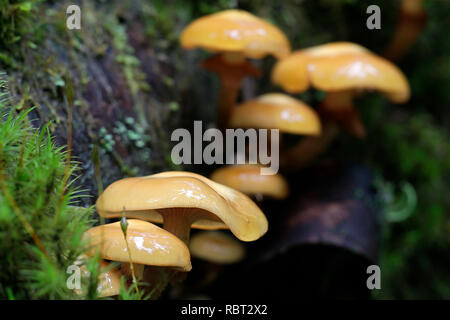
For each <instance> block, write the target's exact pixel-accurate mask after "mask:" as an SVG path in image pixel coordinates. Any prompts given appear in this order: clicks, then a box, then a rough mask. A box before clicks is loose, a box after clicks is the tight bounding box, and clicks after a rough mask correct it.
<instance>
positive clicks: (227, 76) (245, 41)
mask: <svg viewBox="0 0 450 320" xmlns="http://www.w3.org/2000/svg"><path fill="white" fill-rule="evenodd" d="M180 42H181V45H182V47H183V48H185V49H195V48H202V49H205V50H207V51H210V52H217V53H218V54H219V55H218V56H215V57H212V58H210V59H208V60H207V61H205V63H204V66H205V67H206V68H207V69H210V70H213V71H215V72H217V73H218V74H219V77H220V80H221V93H220V100H219V111H218V121H219V128H221V129H224V128H225V127H226V125H227V123H228V119H229V116H230V114H231V112H232V109H233V108H234V105H235V102H236V98H237V95H238V91H239V88H240V86H241V82H242V79H243V78H244V77H245V76H247V75H252V76H256V75H259V70H257V69H256V68H254V67H253V66H252V65H251V64H250V63H248V62H247V61H246V58H252V59H261V58H263V57H265V56H266V55H269V54H270V55H273V56H275V57H276V58H282V57H284V56H286V55H288V54H289V52H290V44H289V41H288V40H287V38H286V36H285V35H284V34H283V32H281V30H279V29H278V28H277V27H275V26H274V25H272V24H270V23H268V22H266V21H264V20H263V19H260V18H258V17H256V16H254V15H252V14H251V13H249V12H246V11H243V10H225V11H222V12H219V13H215V14H211V15H207V16H205V17H201V18H199V19H197V20H195V21H194V22H192V23H191V24H189V25H188V26H187V27H186V28H185V29H184V31H183V33H182V34H181V38H180Z"/></svg>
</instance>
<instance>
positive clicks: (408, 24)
mask: <svg viewBox="0 0 450 320" xmlns="http://www.w3.org/2000/svg"><path fill="white" fill-rule="evenodd" d="M426 22H427V14H426V12H425V10H424V9H423V0H403V1H402V4H401V7H400V12H399V15H398V21H397V26H396V27H395V31H394V35H393V36H392V39H391V40H390V42H389V44H388V45H387V47H386V49H385V50H384V54H383V55H384V56H385V57H386V58H387V59H389V60H392V61H397V60H399V59H400V58H401V57H402V56H403V55H404V54H405V53H406V52H407V51H408V49H409V48H410V47H411V45H412V44H413V43H414V42H416V40H417V39H418V38H419V36H420V34H421V32H422V30H423V29H424V27H425V24H426Z"/></svg>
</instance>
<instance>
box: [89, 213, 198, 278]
mask: <svg viewBox="0 0 450 320" xmlns="http://www.w3.org/2000/svg"><path fill="white" fill-rule="evenodd" d="M85 237H86V239H88V241H89V244H90V245H91V246H93V249H92V250H97V249H99V250H100V255H101V256H102V257H103V258H104V259H108V260H112V261H121V262H130V260H129V256H128V252H127V244H126V242H125V238H124V235H123V232H122V229H121V227H120V222H114V223H109V224H104V225H100V226H97V227H93V228H91V229H89V230H88V231H87V232H86V233H85ZM127 242H128V247H129V248H130V254H131V259H132V260H133V262H134V263H137V264H143V265H149V266H161V267H174V268H177V269H180V270H183V271H190V270H191V260H190V254H189V249H188V248H187V247H186V245H185V244H184V242H182V241H181V240H180V239H178V238H177V237H175V236H174V235H173V234H171V233H170V232H168V231H166V230H164V229H161V228H160V227H158V226H155V225H154V224H152V223H150V222H146V221H142V220H134V219H129V220H128V228H127Z"/></svg>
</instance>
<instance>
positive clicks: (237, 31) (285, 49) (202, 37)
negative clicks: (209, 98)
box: [180, 10, 290, 59]
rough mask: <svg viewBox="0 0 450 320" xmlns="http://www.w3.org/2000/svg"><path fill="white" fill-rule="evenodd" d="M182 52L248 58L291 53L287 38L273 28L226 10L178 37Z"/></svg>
mask: <svg viewBox="0 0 450 320" xmlns="http://www.w3.org/2000/svg"><path fill="white" fill-rule="evenodd" d="M180 41H181V45H182V46H183V48H185V49H194V48H203V49H205V50H208V51H212V52H238V53H242V54H243V55H245V56H246V57H249V58H256V59H259V58H263V57H264V56H266V55H268V54H271V55H274V56H275V57H277V58H281V57H284V56H286V55H288V54H289V52H290V44H289V41H288V40H287V38H286V36H285V35H284V34H283V32H281V30H280V29H278V28H277V27H275V26H274V25H273V24H271V23H268V22H266V21H264V20H263V19H261V18H258V17H256V16H254V15H252V14H251V13H249V12H246V11H243V10H225V11H221V12H219V13H215V14H211V15H208V16H204V17H201V18H199V19H197V20H195V21H194V22H192V23H191V24H189V25H188V26H187V27H186V28H185V29H184V31H183V33H182V34H181V39H180Z"/></svg>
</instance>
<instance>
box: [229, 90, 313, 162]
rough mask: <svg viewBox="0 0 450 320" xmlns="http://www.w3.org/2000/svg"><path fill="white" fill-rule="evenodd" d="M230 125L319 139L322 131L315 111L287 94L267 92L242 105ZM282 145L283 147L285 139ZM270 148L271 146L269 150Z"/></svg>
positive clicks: (234, 113) (237, 109)
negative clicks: (276, 130)
mask: <svg viewBox="0 0 450 320" xmlns="http://www.w3.org/2000/svg"><path fill="white" fill-rule="evenodd" d="M230 126H231V127H235V128H265V129H279V130H280V133H284V134H295V135H307V136H318V135H320V133H321V131H322V125H321V123H320V118H319V115H318V114H317V112H316V111H315V110H314V109H312V108H311V107H310V106H308V105H307V104H305V103H303V102H302V101H300V100H298V99H295V98H293V97H291V96H289V95H287V94H283V93H267V94H264V95H261V96H259V97H257V98H255V99H252V100H249V101H246V102H244V103H242V104H240V105H239V107H237V108H236V109H235V110H234V112H233V115H232V117H231V119H230ZM279 143H280V145H282V137H280V140H279ZM270 146H271V144H270V143H269V144H268V147H267V148H268V150H269V149H270ZM290 148H294V147H290ZM281 149H283V150H282V152H281V154H283V153H285V152H288V151H286V150H284V149H286V148H285V147H282V148H281Z"/></svg>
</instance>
